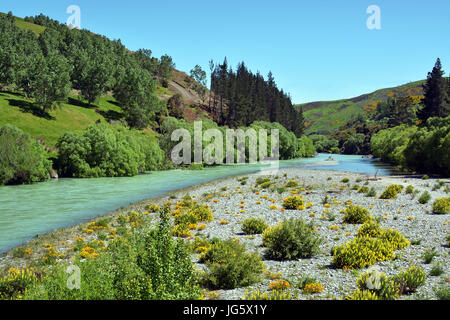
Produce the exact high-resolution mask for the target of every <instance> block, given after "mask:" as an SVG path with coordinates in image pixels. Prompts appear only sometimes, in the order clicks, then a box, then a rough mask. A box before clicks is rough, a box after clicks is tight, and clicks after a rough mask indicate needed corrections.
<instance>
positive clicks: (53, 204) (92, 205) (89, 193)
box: [0, 154, 395, 253]
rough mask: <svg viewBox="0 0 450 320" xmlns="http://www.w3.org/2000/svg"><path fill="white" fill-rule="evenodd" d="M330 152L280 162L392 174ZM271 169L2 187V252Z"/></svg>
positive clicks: (217, 169) (230, 167) (222, 169)
mask: <svg viewBox="0 0 450 320" xmlns="http://www.w3.org/2000/svg"><path fill="white" fill-rule="evenodd" d="M329 156H330V155H329V154H319V155H318V156H316V157H314V158H308V159H295V160H284V161H280V167H281V168H283V167H304V168H307V169H327V170H339V171H349V172H358V173H364V174H369V175H373V174H375V172H376V171H377V170H378V175H380V176H381V175H391V174H394V173H395V172H394V171H393V170H392V168H391V167H390V166H388V165H385V164H382V163H380V162H379V161H376V160H374V159H364V158H362V157H361V156H352V155H332V156H333V158H334V160H335V161H336V163H334V162H333V163H331V162H322V161H324V160H326V159H327V158H328V157H329ZM264 168H268V165H262V164H242V165H226V166H225V165H224V166H216V167H211V168H205V169H203V170H167V171H157V172H151V173H148V174H143V175H139V176H135V177H124V178H96V179H56V180H51V181H48V182H41V183H35V184H30V185H19V186H2V187H0V253H1V252H4V251H6V250H8V249H11V248H13V247H15V246H17V245H20V244H21V243H23V242H25V241H27V240H30V239H32V238H33V237H34V236H35V235H38V234H43V233H46V232H50V231H52V230H54V229H58V228H64V227H68V226H71V225H75V224H78V223H81V222H83V221H86V220H89V219H92V218H93V217H95V216H98V215H102V214H106V213H108V212H110V211H113V210H115V209H118V208H120V207H122V206H128V205H129V204H130V203H133V202H138V201H141V200H144V199H150V198H155V197H158V196H161V195H163V194H165V193H168V192H170V191H173V190H177V189H180V188H185V187H189V186H192V185H195V184H199V183H203V182H208V181H212V180H216V179H221V178H226V177H229V176H234V175H239V174H249V173H254V172H257V171H260V170H261V169H264Z"/></svg>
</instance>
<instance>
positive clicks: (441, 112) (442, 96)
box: [419, 58, 450, 122]
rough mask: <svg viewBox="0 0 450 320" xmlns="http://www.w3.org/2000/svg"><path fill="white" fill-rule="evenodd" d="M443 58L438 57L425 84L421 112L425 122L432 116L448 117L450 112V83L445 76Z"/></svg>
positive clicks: (420, 116) (420, 114)
mask: <svg viewBox="0 0 450 320" xmlns="http://www.w3.org/2000/svg"><path fill="white" fill-rule="evenodd" d="M443 75H444V71H443V70H442V65H441V60H440V59H439V58H438V59H437V61H436V64H435V65H434V68H433V70H432V71H431V72H429V73H428V76H427V81H426V83H425V84H424V85H423V90H424V98H423V100H422V102H423V108H422V110H420V112H419V118H420V119H421V120H422V121H423V122H425V121H426V120H427V119H428V118H430V117H446V116H447V115H449V114H450V104H449V102H448V100H447V99H448V84H447V83H446V80H445V78H443Z"/></svg>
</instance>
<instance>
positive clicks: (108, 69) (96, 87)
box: [77, 54, 113, 106]
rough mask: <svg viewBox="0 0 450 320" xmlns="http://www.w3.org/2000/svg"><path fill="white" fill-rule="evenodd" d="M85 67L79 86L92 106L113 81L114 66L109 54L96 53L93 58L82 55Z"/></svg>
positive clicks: (82, 94) (83, 95)
mask: <svg viewBox="0 0 450 320" xmlns="http://www.w3.org/2000/svg"><path fill="white" fill-rule="evenodd" d="M81 59H85V61H84V62H83V65H84V68H83V69H82V70H81V73H80V77H79V81H78V83H77V87H78V88H79V89H80V92H81V96H82V97H83V98H84V99H86V100H87V101H88V105H89V106H90V105H91V104H92V102H94V101H95V100H96V99H97V98H98V97H99V96H100V95H101V94H102V93H104V92H105V91H106V89H107V88H108V87H110V86H111V84H112V82H113V77H112V76H113V74H112V71H113V66H112V61H111V60H110V58H109V57H108V56H105V55H102V54H95V55H94V56H93V58H90V57H88V56H87V55H82V56H81Z"/></svg>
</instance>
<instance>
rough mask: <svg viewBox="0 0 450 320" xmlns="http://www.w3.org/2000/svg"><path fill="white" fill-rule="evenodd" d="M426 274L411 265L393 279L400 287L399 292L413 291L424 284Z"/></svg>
mask: <svg viewBox="0 0 450 320" xmlns="http://www.w3.org/2000/svg"><path fill="white" fill-rule="evenodd" d="M426 278H427V275H426V274H425V272H424V271H423V270H422V268H420V267H416V266H411V267H409V268H408V269H407V270H404V271H402V272H401V273H399V274H398V275H396V276H394V278H393V279H394V281H395V282H396V283H397V284H398V285H399V287H400V294H406V293H411V292H415V291H416V289H417V288H418V287H420V286H422V285H424V284H425V279H426Z"/></svg>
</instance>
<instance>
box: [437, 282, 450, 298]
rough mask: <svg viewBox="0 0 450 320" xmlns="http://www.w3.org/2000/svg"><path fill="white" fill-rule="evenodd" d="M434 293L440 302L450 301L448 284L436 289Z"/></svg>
mask: <svg viewBox="0 0 450 320" xmlns="http://www.w3.org/2000/svg"><path fill="white" fill-rule="evenodd" d="M434 293H435V295H436V297H437V298H438V299H439V300H450V286H449V285H448V284H446V285H443V286H441V287H440V288H436V289H434Z"/></svg>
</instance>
